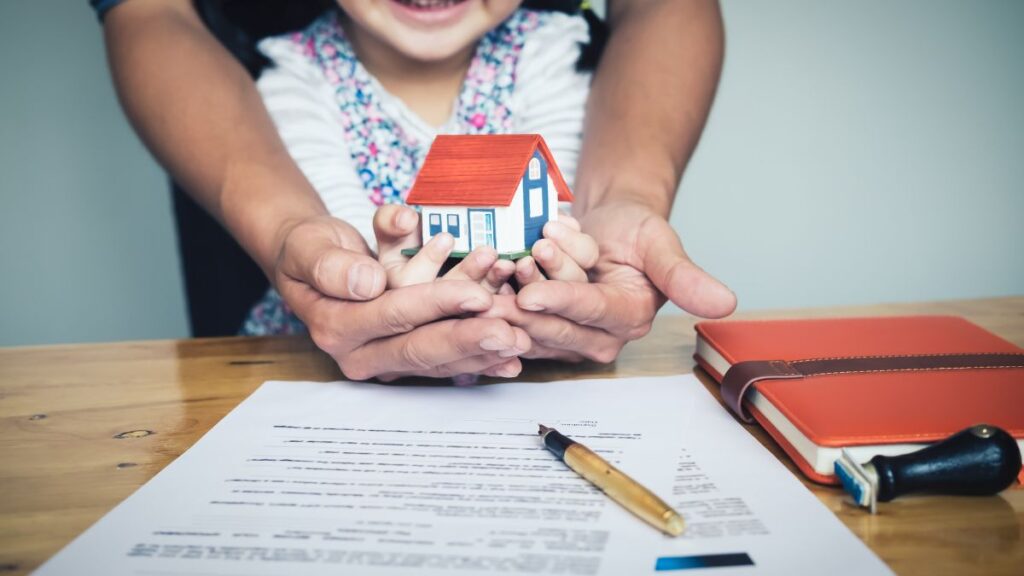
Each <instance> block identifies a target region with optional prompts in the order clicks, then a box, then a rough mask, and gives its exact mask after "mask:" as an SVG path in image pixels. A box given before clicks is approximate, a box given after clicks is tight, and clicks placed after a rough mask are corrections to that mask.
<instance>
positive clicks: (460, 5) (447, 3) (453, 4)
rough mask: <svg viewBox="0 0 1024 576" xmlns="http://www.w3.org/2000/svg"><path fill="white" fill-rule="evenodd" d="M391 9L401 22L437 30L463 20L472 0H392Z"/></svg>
mask: <svg viewBox="0 0 1024 576" xmlns="http://www.w3.org/2000/svg"><path fill="white" fill-rule="evenodd" d="M389 4H390V5H391V11H392V13H393V14H394V15H395V17H396V18H398V20H399V21H400V22H403V23H405V24H406V25H408V26H412V27H414V28H420V29H430V30H437V29H443V28H447V27H448V26H452V25H454V24H456V23H458V22H459V21H461V20H462V18H463V16H465V15H466V13H467V12H468V11H469V9H470V8H471V7H472V6H479V4H478V3H477V2H471V1H470V0H391V1H390V2H389Z"/></svg>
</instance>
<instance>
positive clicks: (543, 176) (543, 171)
mask: <svg viewBox="0 0 1024 576" xmlns="http://www.w3.org/2000/svg"><path fill="white" fill-rule="evenodd" d="M534 159H536V160H538V161H539V162H540V171H539V177H537V178H530V166H529V165H530V164H532V163H533V160H534ZM536 188H539V189H540V198H539V200H540V202H541V207H540V212H539V213H538V215H537V216H534V217H532V218H531V217H530V214H531V212H530V208H531V198H530V197H531V194H530V190H531V189H536ZM532 200H533V201H536V200H537V198H533V199H532ZM547 221H548V163H547V162H545V161H544V156H542V155H541V153H540V150H534V151H533V157H532V158H531V159H530V162H529V163H528V164H527V167H526V172H525V173H523V245H524V246H525V247H526V248H527V249H530V248H532V247H533V243H534V242H536V241H537V240H540V237H541V231H542V230H544V224H546V223H547Z"/></svg>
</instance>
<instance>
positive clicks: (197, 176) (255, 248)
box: [104, 0, 326, 272]
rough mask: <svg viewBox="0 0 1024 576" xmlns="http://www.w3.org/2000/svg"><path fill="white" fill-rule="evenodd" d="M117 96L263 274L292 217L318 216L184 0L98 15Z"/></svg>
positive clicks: (235, 72) (319, 207) (245, 79)
mask: <svg viewBox="0 0 1024 576" xmlns="http://www.w3.org/2000/svg"><path fill="white" fill-rule="evenodd" d="M104 32H105V38H106V43H107V48H108V56H109V60H110V67H111V70H112V72H113V76H114V82H115V84H116V86H117V91H118V95H119V97H120V99H121V103H122V105H123V107H124V109H125V111H126V113H127V115H128V117H129V119H130V120H131V122H132V124H133V125H134V127H135V129H136V130H137V131H138V133H139V135H140V136H141V137H142V139H143V141H144V142H145V143H146V145H147V146H148V147H149V149H150V150H151V151H152V152H153V154H154V155H155V156H156V158H157V159H158V161H160V163H161V164H162V165H163V166H164V167H165V168H166V169H167V170H168V171H169V172H170V174H171V175H172V176H173V177H174V178H175V179H176V180H177V181H178V182H179V183H180V184H181V185H182V186H183V187H184V188H185V189H186V190H188V191H189V193H190V194H192V195H193V197H195V198H196V200H197V201H198V202H199V203H200V204H202V205H203V206H204V207H205V208H206V209H207V210H208V211H209V212H210V213H211V214H213V215H214V216H215V217H216V218H217V219H219V220H220V221H221V222H222V223H223V224H224V225H225V226H226V227H227V228H228V230H229V231H230V232H231V233H232V235H233V236H234V237H235V238H236V239H237V240H238V241H239V243H240V244H241V245H242V246H243V247H244V248H245V249H246V250H247V251H248V252H249V254H250V255H251V256H252V257H253V258H254V259H255V260H256V261H257V263H259V264H260V266H262V267H263V269H264V270H265V271H268V272H269V271H270V270H271V269H272V267H273V264H274V260H275V258H276V257H277V253H278V249H279V246H280V243H281V237H282V235H283V234H285V233H286V230H287V228H288V226H289V224H290V223H291V222H297V221H299V220H301V219H303V218H309V217H311V216H316V215H321V214H326V210H325V209H324V206H323V204H322V202H321V201H320V199H319V197H318V196H317V194H316V192H315V191H314V190H313V188H312V187H311V186H310V184H309V183H308V181H307V180H306V179H305V177H304V176H303V175H302V173H301V171H300V170H299V169H298V167H297V166H296V165H295V162H294V161H293V160H292V159H291V157H290V156H289V155H288V152H287V150H286V149H285V147H284V145H283V143H282V142H281V139H280V138H279V137H278V135H277V132H276V129H275V127H274V125H273V122H272V121H271V119H270V117H269V115H268V114H267V111H266V108H265V107H264V106H263V102H262V100H261V99H260V96H259V93H258V92H257V91H256V87H255V84H254V83H253V81H252V80H251V78H250V77H249V76H248V74H247V73H246V72H245V70H244V69H243V68H242V66H241V65H239V64H238V63H237V62H236V61H235V59H234V58H233V57H232V56H231V55H230V54H229V53H228V52H227V51H226V50H224V48H223V47H222V46H221V45H220V43H219V42H218V41H217V40H216V38H214V37H213V36H212V35H211V34H210V33H209V32H208V31H207V29H206V27H205V26H204V25H203V23H202V22H201V21H200V20H199V17H198V16H197V15H196V13H195V11H194V9H193V8H192V5H191V3H190V2H189V1H188V0H145V1H143V0H133V1H129V2H125V3H123V4H121V5H119V6H117V7H115V8H114V9H113V10H111V11H110V12H109V13H108V14H107V16H106V19H105V21H104Z"/></svg>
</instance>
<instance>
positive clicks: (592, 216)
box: [489, 202, 736, 362]
mask: <svg viewBox="0 0 1024 576" xmlns="http://www.w3.org/2000/svg"><path fill="white" fill-rule="evenodd" d="M580 222H581V224H582V227H583V231H584V232H585V233H587V234H589V235H590V236H592V237H593V238H594V239H595V240H596V241H597V243H598V246H599V248H600V255H599V257H598V262H597V264H596V265H595V266H594V268H593V269H592V270H591V274H590V276H591V283H590V284H586V283H580V282H564V281H557V280H551V281H546V282H537V283H533V284H530V285H528V286H526V287H524V288H523V289H522V290H520V292H519V293H518V295H517V296H516V303H517V304H518V308H520V309H522V310H525V311H531V312H543V313H545V314H546V315H548V316H547V317H541V316H533V315H528V314H526V313H522V314H516V313H515V312H514V311H507V313H506V314H505V315H504V316H503V317H506V318H508V319H509V321H510V322H511V323H512V324H514V325H517V326H521V327H523V328H524V329H525V330H526V331H527V333H529V334H530V337H531V338H532V339H533V341H534V344H535V345H534V348H533V351H532V353H531V354H529V356H533V357H536V356H542V357H556V358H562V359H567V360H571V359H573V358H575V357H584V358H589V359H592V360H596V361H599V362H610V361H612V360H614V359H615V358H616V357H617V356H618V353H619V351H620V350H621V348H622V346H623V345H625V343H626V342H628V341H630V340H635V339H637V338H640V337H641V336H643V335H645V334H647V332H649V331H650V329H651V323H652V322H653V320H654V315H655V314H656V313H657V311H658V309H659V308H660V307H661V306H662V305H663V304H664V303H665V301H666V297H667V298H668V299H671V300H672V302H674V303H675V304H676V305H678V306H679V307H680V308H682V309H683V310H686V311H687V312H690V313H691V314H694V315H697V316H702V317H705V318H720V317H723V316H726V315H728V314H730V313H731V312H732V311H733V310H734V309H735V308H736V296H735V295H734V294H733V293H732V292H731V291H730V290H729V289H728V288H726V287H725V285H723V284H722V283H721V282H719V281H718V280H716V279H714V278H713V277H712V276H711V275H709V274H708V273H707V272H705V271H703V270H701V269H700V268H699V267H698V266H697V265H696V264H694V263H693V262H692V261H691V260H690V258H689V257H688V256H687V255H686V252H685V251H684V250H683V246H682V243H681V242H680V240H679V236H678V235H677V234H676V232H675V231H674V230H673V229H672V227H671V226H670V225H669V223H668V222H667V221H666V220H665V218H664V217H662V216H661V215H660V214H658V213H656V212H654V211H653V210H651V209H649V208H647V207H645V206H643V205H641V204H638V203H632V202H616V203H613V204H608V205H601V206H597V207H595V208H593V209H591V210H590V211H588V212H587V213H586V214H585V215H584V216H583V217H582V218H581V219H580ZM499 304H500V303H499ZM505 309H506V307H504V306H497V305H496V307H495V311H494V312H490V313H489V315H495V314H496V312H498V311H501V310H505Z"/></svg>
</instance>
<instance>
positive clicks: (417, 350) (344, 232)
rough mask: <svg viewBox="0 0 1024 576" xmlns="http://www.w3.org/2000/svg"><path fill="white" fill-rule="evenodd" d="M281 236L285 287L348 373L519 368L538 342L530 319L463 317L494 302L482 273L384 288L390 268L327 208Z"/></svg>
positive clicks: (279, 272)
mask: <svg viewBox="0 0 1024 576" xmlns="http://www.w3.org/2000/svg"><path fill="white" fill-rule="evenodd" d="M278 245H279V246H280V247H281V248H280V250H279V252H278V258H277V263H276V266H275V269H274V279H275V285H276V287H277V290H278V292H280V293H281V297H282V298H283V299H284V301H285V302H286V303H287V304H288V306H289V307H290V308H291V309H292V310H293V311H294V312H295V314H296V315H297V316H298V317H299V318H300V319H301V320H302V321H303V322H304V323H305V324H306V326H307V328H309V332H310V335H311V336H312V338H313V341H314V342H315V343H316V345H317V346H318V347H320V348H321V349H323V350H324V351H325V352H327V353H328V354H330V355H331V356H332V357H333V358H334V359H335V361H337V362H338V366H339V367H340V368H341V371H342V372H343V373H344V374H345V376H346V377H348V378H351V379H354V380H365V379H368V378H374V377H376V378H378V379H381V380H393V379H396V378H400V377H404V376H414V375H418V376H432V377H446V376H454V375H457V374H467V373H474V374H475V373H480V374H486V375H488V376H497V377H512V376H516V375H517V374H519V372H520V370H521V369H522V364H521V363H520V361H519V358H518V356H519V355H520V354H522V353H524V352H525V351H528V350H529V348H530V338H529V337H528V336H527V335H526V333H525V332H524V331H523V330H522V329H520V328H515V327H513V326H511V325H510V324H509V323H508V322H506V321H505V320H502V319H499V318H476V317H461V316H463V315H466V314H473V313H478V312H482V311H485V310H487V309H489V308H490V307H491V304H492V295H491V293H490V292H488V291H487V290H486V289H484V288H483V287H481V286H480V285H479V284H478V283H475V282H470V281H465V280H451V281H446V282H443V283H441V282H431V283H426V284H419V285H415V286H409V287H405V288H398V289H394V290H385V272H384V268H383V267H382V266H381V265H380V264H379V263H378V262H377V261H376V259H375V258H373V256H372V253H371V251H370V249H369V247H368V246H367V245H366V243H365V242H364V241H363V239H362V237H361V236H360V235H359V233H358V232H357V231H356V230H355V229H354V228H352V227H351V226H350V225H348V224H346V223H345V222H343V221H341V220H338V219H336V218H331V217H326V216H319V217H315V218H310V219H307V220H302V221H300V222H298V223H295V224H292V225H290V226H288V227H286V228H285V229H284V230H283V231H282V233H281V240H280V241H279V244H278Z"/></svg>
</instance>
